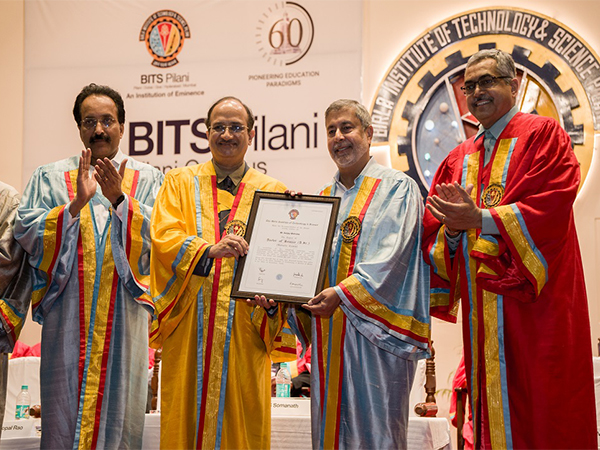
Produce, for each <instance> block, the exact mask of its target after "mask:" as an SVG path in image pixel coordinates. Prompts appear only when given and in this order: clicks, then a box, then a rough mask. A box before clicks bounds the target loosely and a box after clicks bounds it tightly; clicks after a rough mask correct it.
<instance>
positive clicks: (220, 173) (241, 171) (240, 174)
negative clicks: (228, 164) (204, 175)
mask: <svg viewBox="0 0 600 450" xmlns="http://www.w3.org/2000/svg"><path fill="white" fill-rule="evenodd" d="M212 163H213V167H214V168H215V173H216V174H217V186H218V185H220V184H222V183H223V181H225V178H227V177H229V178H230V179H231V181H232V182H233V186H234V188H233V189H232V190H231V191H230V192H231V194H232V195H236V194H237V190H238V187H239V185H240V183H241V182H242V179H243V178H244V175H246V172H247V171H248V164H246V162H244V164H242V165H241V166H240V167H238V168H237V169H235V170H234V171H233V172H231V173H227V172H226V171H225V169H223V168H221V167H219V165H218V164H217V163H216V162H215V160H214V159H213V160H212ZM218 187H219V188H222V187H221V186H218ZM226 190H228V189H226Z"/></svg>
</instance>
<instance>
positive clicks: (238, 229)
mask: <svg viewBox="0 0 600 450" xmlns="http://www.w3.org/2000/svg"><path fill="white" fill-rule="evenodd" d="M225 233H227V234H235V235H236V236H241V237H244V235H245V234H246V224H245V223H244V222H242V221H241V220H231V221H229V222H227V224H225Z"/></svg>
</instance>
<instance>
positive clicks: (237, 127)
mask: <svg viewBox="0 0 600 450" xmlns="http://www.w3.org/2000/svg"><path fill="white" fill-rule="evenodd" d="M208 129H209V130H212V131H214V132H215V133H217V134H223V133H225V130H229V132H230V133H231V134H240V133H242V132H243V131H245V130H247V129H248V127H246V126H244V125H241V124H239V123H234V124H233V125H221V124H217V125H214V126H212V127H208Z"/></svg>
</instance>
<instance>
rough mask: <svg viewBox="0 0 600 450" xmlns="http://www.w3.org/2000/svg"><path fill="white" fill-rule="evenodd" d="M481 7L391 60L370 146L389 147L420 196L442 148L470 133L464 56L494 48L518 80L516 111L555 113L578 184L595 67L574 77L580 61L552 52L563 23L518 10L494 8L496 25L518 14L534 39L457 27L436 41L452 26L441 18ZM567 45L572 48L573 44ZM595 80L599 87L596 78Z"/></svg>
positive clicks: (591, 116) (586, 158)
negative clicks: (568, 142) (509, 61)
mask: <svg viewBox="0 0 600 450" xmlns="http://www.w3.org/2000/svg"><path fill="white" fill-rule="evenodd" d="M488 12H489V11H487V10H486V11H484V10H475V11H470V12H467V13H464V14H463V15H458V16H455V17H454V18H451V19H449V20H448V21H447V22H444V23H441V24H439V25H437V26H436V27H433V28H431V29H430V30H428V32H427V33H425V34H424V35H423V36H420V37H419V38H418V39H416V40H415V41H414V42H413V44H412V45H411V46H410V47H409V48H408V49H407V50H405V51H404V52H403V53H402V54H401V55H400V57H399V58H398V60H397V61H396V62H395V64H394V65H393V66H392V68H391V69H390V71H389V72H388V74H387V76H386V78H385V79H384V80H383V82H382V83H381V85H380V88H379V92H378V96H377V98H376V99H375V102H374V105H373V108H372V115H373V123H374V129H375V133H374V138H373V145H374V146H382V147H384V148H385V147H389V152H390V158H391V162H392V166H393V167H394V168H397V169H399V170H403V171H404V172H406V173H407V174H408V175H410V176H411V177H413V178H414V179H415V180H416V181H417V183H418V184H419V186H420V187H421V191H422V193H423V195H424V196H425V195H426V194H427V192H428V191H429V188H430V185H431V182H432V179H433V176H434V175H435V172H436V170H437V168H438V166H439V165H440V163H441V162H442V161H443V160H444V158H445V157H446V156H447V155H448V153H449V152H450V151H451V150H452V149H453V148H454V147H456V146H457V145H458V144H460V143H461V142H463V141H464V140H466V139H468V138H470V137H471V136H473V135H474V134H476V133H477V129H478V125H479V123H478V121H477V119H476V118H475V117H474V116H473V115H472V114H470V112H469V110H468V108H467V104H466V97H465V96H464V94H463V93H462V91H461V89H460V88H461V86H463V83H464V80H463V77H464V71H465V67H466V63H467V60H468V59H469V57H470V56H471V55H472V54H474V53H475V52H477V51H478V50H480V49H484V48H499V49H501V50H504V51H506V52H508V53H510V54H511V55H512V57H513V59H514V60H515V64H516V66H517V78H518V79H519V81H520V87H519V92H518V95H517V105H518V107H519V109H520V110H521V111H522V112H527V113H533V114H540V115H543V116H548V117H553V118H554V119H556V120H557V121H558V122H559V123H560V124H561V126H562V127H563V128H564V129H565V130H566V131H567V133H568V134H569V135H570V137H571V141H572V145H573V148H574V150H575V154H576V156H577V158H578V160H579V162H580V165H581V173H582V182H583V180H584V179H585V176H586V174H587V171H588V169H589V166H590V163H591V156H592V153H593V149H594V125H597V123H598V118H597V117H596V115H595V114H597V113H596V111H600V108H599V107H598V106H597V105H596V106H594V103H593V102H594V101H595V100H594V99H600V95H598V93H595V92H594V90H595V91H599V90H600V89H599V88H595V85H594V84H593V79H594V78H593V77H594V76H597V77H598V78H597V79H598V80H600V70H598V74H597V75H596V74H592V75H588V77H586V80H582V79H580V76H581V72H582V70H584V69H583V67H582V66H581V62H579V66H573V64H575V61H573V60H571V61H569V60H566V59H565V58H564V51H563V52H562V53H560V52H559V53H557V52H556V50H557V49H558V50H560V49H561V47H560V46H559V45H557V44H558V41H557V39H558V38H557V37H555V36H562V35H564V33H567V31H565V30H567V29H566V28H564V26H562V25H560V24H556V23H551V22H550V19H548V18H546V17H544V16H539V15H535V13H531V12H524V11H523V10H516V9H498V10H495V13H496V14H497V15H496V16H495V17H499V16H498V14H500V13H501V12H502V13H504V16H503V17H504V19H503V20H504V22H503V23H505V24H506V23H509V24H510V23H513V22H511V20H513V21H514V20H517V18H519V17H521V20H522V18H523V16H524V14H528V17H529V19H528V20H529V22H528V23H532V24H537V29H535V28H534V29H533V31H532V33H531V35H532V36H533V37H535V33H536V32H537V36H538V38H535V39H529V38H527V36H524V35H521V34H520V32H516V33H515V32H506V33H494V34H490V33H485V32H483V31H482V32H481V33H479V34H477V35H475V36H473V34H475V33H473V34H472V35H471V37H469V38H465V37H464V33H457V35H456V39H455V40H453V35H452V33H449V32H448V33H446V34H445V35H444V36H445V40H444V39H442V38H439V39H438V40H436V36H438V37H439V36H440V33H441V32H438V31H437V30H444V29H445V30H451V28H450V27H449V26H448V24H454V26H455V27H457V26H458V24H460V23H464V22H465V21H464V20H462V19H461V18H462V17H479V16H477V14H483V13H486V14H487V13H488ZM519 14H520V15H519ZM535 20H537V22H535ZM473 23H476V21H475V22H473ZM532 26H533V25H532ZM509 28H510V27H509ZM513 28H514V27H513ZM513 28H510V29H511V30H512V29H513ZM518 30H524V29H518ZM463 31H464V30H463ZM541 31H543V32H544V33H541ZM568 32H569V33H570V34H569V36H571V37H572V39H573V40H574V39H576V35H574V34H572V32H571V31H570V30H568ZM523 33H526V30H525V31H523ZM459 34H461V35H462V39H461V38H459V37H458V35H459ZM542 37H543V38H544V39H545V40H544V39H541V38H542ZM553 37H554V38H553ZM553 39H554V40H553ZM577 39H578V40H577V42H579V43H580V45H578V47H577V48H583V49H584V50H585V51H586V52H587V53H586V57H587V58H588V59H590V60H591V61H592V62H594V61H597V58H596V56H595V54H594V53H593V52H592V51H591V50H589V49H587V47H585V46H584V44H583V43H581V42H582V41H580V40H579V38H577ZM427 40H429V49H430V50H431V51H430V55H429V58H425V57H424V53H425V52H423V51H421V56H423V58H422V61H420V62H419V59H418V58H417V56H418V55H417V54H416V53H415V52H416V50H417V49H419V48H420V49H421V50H423V48H425V47H424V45H423V44H422V45H421V46H420V47H419V46H418V43H419V42H421V43H422V42H426V41H427ZM442 41H443V43H444V45H443V46H442V45H441V43H442ZM555 41H556V42H555ZM563 45H566V44H563ZM571 47H572V48H574V47H573V44H571ZM434 50H436V51H434ZM411 55H412V58H411ZM590 67H591V66H590ZM598 67H600V65H598ZM591 70H592V69H589V71H591ZM399 81H402V83H399ZM394 83H395V84H394ZM597 84H598V86H600V82H598V83H597Z"/></svg>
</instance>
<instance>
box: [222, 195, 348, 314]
mask: <svg viewBox="0 0 600 450" xmlns="http://www.w3.org/2000/svg"><path fill="white" fill-rule="evenodd" d="M339 201H340V199H339V198H338V197H324V196H318V195H302V196H295V197H291V196H289V195H286V194H278V193H272V192H257V193H256V194H255V195H254V201H253V203H252V209H251V210H250V217H249V218H248V224H247V228H246V236H245V238H246V240H247V241H248V244H249V245H250V248H249V250H248V254H247V255H246V256H244V257H242V258H240V259H239V263H238V267H237V270H236V273H235V278H234V281H233V289H232V293H231V296H232V297H235V298H243V299H245V298H253V297H254V295H255V294H259V295H264V296H265V297H267V298H269V299H271V298H272V299H273V300H276V301H282V302H294V303H306V302H308V301H309V300H310V299H311V298H313V297H314V296H315V295H317V294H318V293H319V292H321V290H322V289H323V282H324V281H325V272H326V269H327V261H328V258H329V253H330V251H331V241H332V239H333V233H334V231H335V224H336V218H337V213H338V209H339Z"/></svg>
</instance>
